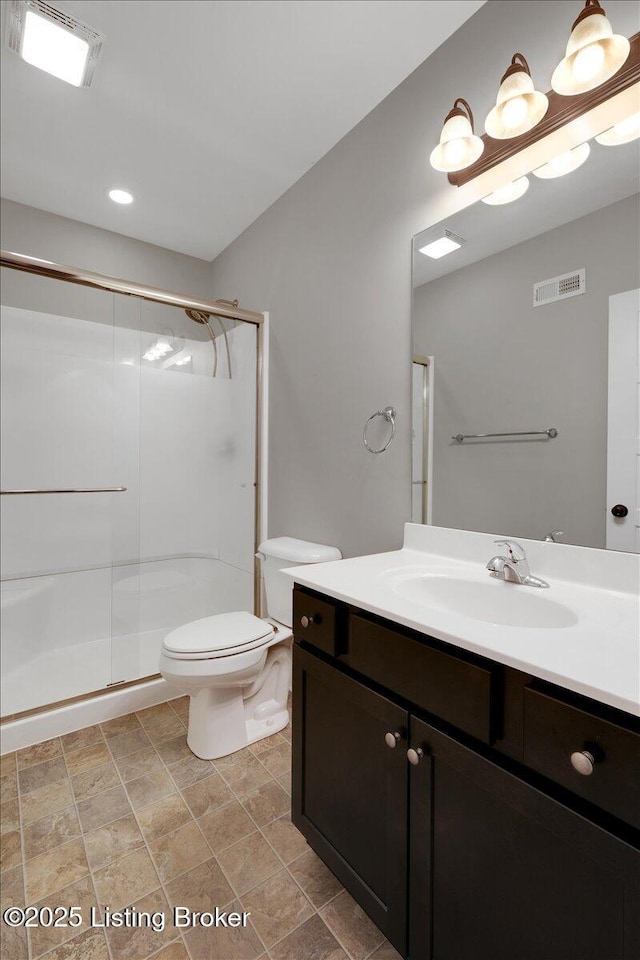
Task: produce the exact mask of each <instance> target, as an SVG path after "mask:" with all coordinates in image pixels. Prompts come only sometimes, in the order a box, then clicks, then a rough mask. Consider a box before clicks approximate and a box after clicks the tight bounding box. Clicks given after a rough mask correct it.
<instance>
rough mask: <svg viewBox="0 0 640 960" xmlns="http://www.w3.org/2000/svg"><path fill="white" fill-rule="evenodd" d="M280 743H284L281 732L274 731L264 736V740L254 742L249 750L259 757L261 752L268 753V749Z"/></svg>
mask: <svg viewBox="0 0 640 960" xmlns="http://www.w3.org/2000/svg"><path fill="white" fill-rule="evenodd" d="M279 743H282V736H281V735H280V734H279V733H274V734H272V736H270V737H264V738H263V739H262V740H256V742H255V743H252V744H251V746H250V747H249V751H250V752H251V753H252V754H253V755H254V757H259V756H260V755H261V754H263V753H266V752H267V750H271V748H272V747H275V746H277V744H279Z"/></svg>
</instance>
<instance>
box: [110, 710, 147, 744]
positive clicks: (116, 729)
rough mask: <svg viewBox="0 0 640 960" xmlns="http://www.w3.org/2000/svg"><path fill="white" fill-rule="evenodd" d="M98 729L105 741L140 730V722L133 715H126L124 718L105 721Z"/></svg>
mask: <svg viewBox="0 0 640 960" xmlns="http://www.w3.org/2000/svg"><path fill="white" fill-rule="evenodd" d="M100 729H101V730H102V733H103V734H104V736H105V737H106V739H107V740H113V739H114V738H115V737H121V736H123V734H125V733H131V732H132V731H134V730H139V729H140V721H139V720H138V718H137V717H136V715H135V713H127V714H125V716H124V717H116V718H115V720H107V722H106V723H101V724H100Z"/></svg>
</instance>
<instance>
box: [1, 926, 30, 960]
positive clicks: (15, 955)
mask: <svg viewBox="0 0 640 960" xmlns="http://www.w3.org/2000/svg"><path fill="white" fill-rule="evenodd" d="M0 944H1V945H2V960H28V957H29V944H28V941H27V931H26V930H25V929H24V927H9V926H7V924H6V923H5V922H4V920H0Z"/></svg>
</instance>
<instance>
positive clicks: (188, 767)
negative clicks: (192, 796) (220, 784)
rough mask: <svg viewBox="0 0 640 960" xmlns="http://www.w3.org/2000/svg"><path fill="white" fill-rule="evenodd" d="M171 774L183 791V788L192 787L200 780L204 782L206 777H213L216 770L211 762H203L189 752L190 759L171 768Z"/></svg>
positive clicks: (172, 765)
mask: <svg viewBox="0 0 640 960" xmlns="http://www.w3.org/2000/svg"><path fill="white" fill-rule="evenodd" d="M169 773H170V774H171V776H172V777H173V780H174V782H175V784H176V785H177V786H178V787H180V789H182V787H190V786H192V784H194V783H197V782H198V780H204V779H205V777H210V776H212V775H213V774H214V773H215V769H214V767H213V765H212V763H211V761H210V760H201V759H200V757H196V756H195V755H194V754H193V753H191V751H189V756H188V757H185V758H184V759H182V760H179V761H178V762H177V763H172V764H171V765H170V766H169Z"/></svg>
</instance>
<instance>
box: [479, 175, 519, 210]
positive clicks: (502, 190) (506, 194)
mask: <svg viewBox="0 0 640 960" xmlns="http://www.w3.org/2000/svg"><path fill="white" fill-rule="evenodd" d="M528 189H529V178H528V177H519V178H518V179H517V180H514V181H513V182H512V183H507V184H505V186H504V187H499V188H498V189H497V190H494V192H493V193H490V194H489V196H488V197H483V198H482V202H483V203H486V204H488V205H489V206H490V207H501V206H502V204H503V203H513V201H514V200H519V199H520V197H523V196H524V194H525V193H526V192H527V190H528Z"/></svg>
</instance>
